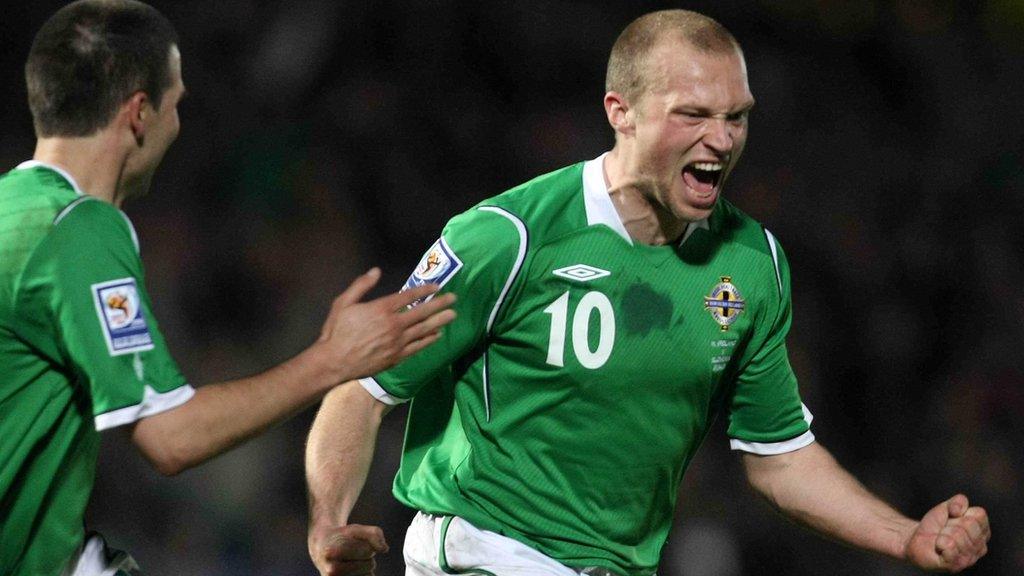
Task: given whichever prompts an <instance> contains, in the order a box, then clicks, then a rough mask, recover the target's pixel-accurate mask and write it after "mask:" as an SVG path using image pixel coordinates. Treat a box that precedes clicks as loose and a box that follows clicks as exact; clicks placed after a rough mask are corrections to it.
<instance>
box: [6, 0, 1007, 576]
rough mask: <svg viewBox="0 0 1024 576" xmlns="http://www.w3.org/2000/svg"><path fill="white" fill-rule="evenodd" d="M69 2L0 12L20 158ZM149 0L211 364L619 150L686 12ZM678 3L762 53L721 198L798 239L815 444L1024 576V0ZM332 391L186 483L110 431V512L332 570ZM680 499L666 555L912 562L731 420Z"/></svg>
mask: <svg viewBox="0 0 1024 576" xmlns="http://www.w3.org/2000/svg"><path fill="white" fill-rule="evenodd" d="M60 4H61V3H59V2H42V1H41V2H21V3H9V4H6V5H5V7H4V26H3V27H4V35H3V36H2V39H0V46H2V51H0V65H2V67H3V68H2V69H3V72H4V77H6V78H7V79H8V80H7V84H6V86H5V89H4V90H3V91H2V94H0V99H2V100H3V104H4V105H3V116H2V125H3V126H4V136H3V139H2V144H0V166H3V167H5V168H3V170H6V169H8V168H6V167H13V166H14V165H15V164H17V163H18V162H20V161H22V160H25V159H28V158H29V157H30V156H31V154H32V149H33V142H34V139H33V135H32V126H31V120H30V117H29V114H28V110H27V106H26V104H25V94H24V81H23V76H22V66H23V63H24V60H25V56H26V54H27V52H28V48H29V45H30V42H31V38H32V35H33V34H34V32H35V30H37V29H38V28H39V26H40V25H41V24H42V23H43V22H44V21H45V19H46V18H47V17H48V16H49V15H50V14H51V13H52V12H53V10H55V9H56V7H57V6H59V5H60ZM154 4H155V5H156V6H157V7H158V8H160V9H161V10H162V11H163V12H164V13H165V14H166V15H167V16H168V17H169V18H170V19H171V20H172V22H173V23H174V24H175V26H176V27H177V29H178V31H179V33H180V35H181V52H182V55H183V73H184V79H185V84H186V85H187V87H188V90H189V92H190V94H191V95H190V97H189V98H188V99H187V100H186V101H185V102H184V103H183V104H182V106H181V119H182V125H183V126H182V132H181V136H180V138H179V140H178V142H177V144H175V146H173V147H172V148H171V150H170V152H169V153H168V155H167V157H166V159H165V161H164V164H163V166H162V167H161V169H160V170H159V171H158V173H157V177H156V180H155V183H154V185H153V189H152V191H151V194H150V195H149V196H148V197H146V198H142V199H139V200H136V201H133V202H131V203H130V204H129V205H128V206H127V207H126V210H127V212H128V214H129V215H130V216H131V217H132V219H133V220H134V222H135V225H136V227H137V228H138V230H139V235H140V237H141V240H142V256H143V260H144V262H145V264H146V267H147V275H148V281H147V283H148V286H149V290H150V293H151V295H152V296H153V299H154V301H155V303H156V313H157V315H158V317H159V320H160V322H161V326H162V328H163V330H164V333H165V334H166V336H167V338H168V339H169V340H170V343H171V349H172V350H173V351H174V352H175V356H176V358H177V360H178V361H179V362H180V364H181V367H182V369H183V370H184V372H185V374H186V375H187V376H188V377H189V379H190V380H191V381H192V382H194V383H195V384H196V385H202V384H204V383H208V382H214V381H218V380H222V379H228V378H233V377H239V376H243V375H247V374H249V373H252V372H254V371H258V370H261V369H264V368H267V367H269V366H271V365H273V364H275V363H276V362H278V361H280V360H283V359H285V358H287V357H289V356H291V355H293V354H295V353H296V352H298V351H299V350H301V349H302V348H303V347H305V346H306V345H307V344H308V343H310V342H311V341H312V340H313V339H314V338H315V337H316V336H317V334H318V330H319V328H320V323H321V321H322V319H323V317H324V315H325V313H326V311H327V309H328V307H329V304H330V301H331V299H332V298H333V296H334V295H336V294H337V293H338V292H339V291H341V290H342V289H343V288H344V287H345V286H346V285H347V283H348V282H349V281H350V280H352V279H353V278H354V277H355V276H356V275H357V274H359V273H360V272H362V271H364V270H365V269H367V268H368V267H370V266H372V265H379V266H381V267H382V268H383V269H384V271H385V275H384V280H383V282H382V285H381V288H380V289H379V290H377V292H376V293H378V294H382V293H383V291H384V289H388V290H393V289H397V288H398V287H399V286H401V284H402V282H403V281H404V279H405V278H406V276H407V275H408V274H409V272H410V271H411V270H412V268H413V266H414V265H415V264H416V262H417V261H418V259H419V258H420V256H421V253H422V251H423V250H424V249H425V248H426V247H427V246H429V244H430V243H431V242H432V241H433V240H434V239H435V238H436V237H437V235H438V233H439V231H440V229H441V227H442V226H443V224H444V222H445V220H446V219H447V218H448V217H450V216H451V215H454V214H456V213H458V212H461V211H463V210H465V209H466V208H468V207H470V206H471V205H473V204H475V203H476V202H478V201H479V200H481V199H483V198H485V197H488V196H491V195H493V194H496V193H499V192H501V191H503V190H505V189H507V188H509V187H511V186H513V185H515V184H518V183H520V182H522V181H524V180H526V179H528V178H530V177H532V176H535V175H537V174H540V173H543V172H547V171H550V170H553V169H556V168H559V167H562V166H564V165H567V164H570V163H574V162H577V161H580V160H585V159H590V158H593V157H596V156H597V155H599V154H601V153H602V152H604V151H605V150H607V149H609V148H610V147H611V145H612V143H613V138H612V133H611V130H610V129H609V128H608V126H607V124H606V121H605V118H604V115H603V110H602V108H601V98H602V96H603V83H604V67H605V61H606V58H607V53H608V51H609V49H610V47H611V45H612V43H613V41H614V39H615V37H616V35H617V34H618V32H619V31H620V30H621V29H622V28H623V27H624V26H625V25H626V24H627V23H628V22H629V21H631V20H632V19H633V18H635V17H636V16H638V15H640V14H642V13H644V12H647V11H649V10H653V9H658V8H663V7H667V6H668V5H666V4H663V3H656V2H626V1H616V2H607V1H605V2H597V1H577V2H541V1H538V0H520V1H516V2H510V1H509V2H489V1H482V2H470V1H459V0H437V1H424V2H397V1H378V2H366V1H351V2H334V1H329V0H294V1H290V2H283V1H255V0H222V1H217V2H199V1H191V0H190V1H179V2H155V3H154ZM672 6H674V7H679V6H680V5H672ZM682 6H683V7H688V8H693V9H696V10H699V11H702V12H705V13H707V14H709V15H711V16H713V17H715V18H717V19H718V20H720V21H721V22H722V23H723V24H725V25H726V26H727V27H728V28H729V29H730V30H732V32H733V33H734V34H735V35H736V36H737V38H738V39H739V40H740V42H741V43H742V44H743V46H744V48H745V51H746V56H747V62H748V67H749V71H750V83H751V87H752V90H753V92H754V95H755V97H756V98H757V100H758V105H757V108H756V110H755V112H754V114H753V116H752V118H751V129H750V131H751V137H750V140H749V143H748V146H747V151H746V154H745V157H744V160H743V161H742V162H741V163H740V167H739V169H738V170H737V172H736V173H735V174H734V176H733V178H732V180H731V181H730V183H729V185H728V186H727V191H726V194H727V195H728V196H729V197H730V198H731V199H732V200H733V201H734V202H736V203H737V204H738V205H739V206H741V207H742V208H743V209H745V210H746V211H747V212H748V213H750V214H751V215H753V216H754V217H755V218H757V219H759V220H761V221H762V222H764V223H765V224H766V225H767V226H768V227H769V228H770V229H771V230H772V231H773V232H774V233H775V235H776V236H777V237H778V238H780V240H781V242H782V243H783V244H784V246H785V247H786V250H787V252H788V255H789V259H790V262H791V264H792V270H793V292H794V294H793V296H794V302H795V305H794V306H795V308H794V309H795V312H794V328H793V331H792V335H791V337H790V353H791V356H792V360H793V363H794V365H795V367H796V370H797V373H798V375H799V376H800V378H801V383H802V384H801V385H802V394H803V396H804V400H805V402H806V403H807V404H808V406H809V407H810V408H811V410H812V411H813V412H814V414H815V416H816V420H815V424H814V427H813V430H814V432H815V434H816V435H817V437H818V439H819V441H821V442H822V443H823V444H824V445H825V446H827V447H828V448H830V449H831V450H832V451H833V452H834V453H835V454H836V456H837V457H838V459H839V460H840V462H842V463H843V464H845V465H846V466H847V467H849V468H850V469H851V470H852V471H853V472H854V473H855V475H857V476H858V477H859V478H860V479H861V480H862V481H863V482H864V483H865V484H867V486H868V487H870V488H871V489H872V490H874V491H876V492H878V493H879V494H881V495H882V496H883V497H885V498H887V499H888V500H890V501H892V502H893V503H894V504H895V505H896V506H897V507H899V508H900V509H901V510H903V511H905V512H906V513H908V514H910V515H912V516H915V517H919V516H920V515H922V514H923V513H924V512H925V511H926V510H927V509H928V508H930V507H931V506H932V505H934V504H936V503H938V502H939V501H941V500H943V499H945V498H948V497H949V496H951V495H952V494H954V493H955V492H956V491H964V492H966V493H967V494H968V495H969V496H970V497H971V499H972V502H974V503H977V504H981V505H984V506H986V507H987V508H988V510H989V512H990V514H991V517H992V524H993V526H994V536H993V538H992V542H991V546H990V554H989V556H988V557H986V558H985V559H983V560H982V561H981V562H980V564H979V565H978V567H977V568H976V569H975V570H974V571H973V572H972V573H973V574H978V575H982V574H986V575H1000V576H1002V575H1019V574H1022V573H1024V519H1022V513H1024V491H1022V489H1021V483H1022V480H1024V457H1022V454H1024V453H1022V449H1021V446H1022V445H1024V426H1022V425H1021V423H1020V420H1021V418H1022V416H1024V386H1022V380H1024V376H1022V374H1024V371H1022V368H1024V367H1022V354H1021V352H1020V347H1021V343H1022V342H1024V296H1022V290H1021V286H1022V283H1024V266H1022V256H1024V213H1022V210H1024V193H1022V192H1024V164H1022V160H1021V151H1022V150H1024V138H1022V134H1024V132H1022V128H1024V107H1022V106H1021V102H1024V41H1022V37H1024V36H1022V34H1024V3H1021V2H1020V0H979V1H977V2H954V1H948V0H947V1H942V0H939V1H929V0H918V1H905V2H895V3H888V2H881V1H876V2H870V1H866V2H848V1H845V0H795V1H786V2H769V1H759V2H758V1H746V2H741V1H738V0H719V1H715V2H711V1H703V2H692V3H688V4H685V5H682ZM313 413H314V411H313V410H312V409H311V410H308V411H306V412H305V413H303V414H302V415H301V416H299V417H298V418H295V419H294V420H292V421H291V422H289V423H287V424H285V425H283V426H280V427H278V428H276V429H274V430H273V431H271V432H270V433H269V434H267V435H266V436H264V437H262V438H260V439H258V440H256V441H253V442H251V443H249V444H248V445H246V446H244V447H242V448H241V449H239V450H236V451H234V452H232V453H230V454H229V455H226V456H224V457H222V458H220V459H218V460H216V461H213V462H210V463H208V464H205V465H203V466H201V467H199V468H198V469H196V470H192V471H189V472H186V473H184V474H182V475H181V476H180V477H178V478H174V479H167V478H162V477H160V476H159V475H157V474H156V473H155V472H153V471H152V470H151V469H150V468H149V467H148V465H146V464H145V463H144V462H143V460H142V459H141V458H140V457H139V455H138V454H137V453H136V452H135V450H134V449H133V448H132V447H131V445H130V443H129V442H128V441H127V439H126V437H125V435H124V432H123V431H120V432H113V433H107V434H105V435H104V448H103V453H102V457H101V463H100V467H99V477H98V479H97V489H96V492H95V494H94V498H93V503H92V506H91V509H90V515H89V524H90V525H91V526H92V527H94V528H98V529H100V530H101V531H103V532H104V533H105V534H106V535H107V536H108V538H109V539H110V540H111V541H112V542H113V543H114V544H115V545H117V546H121V547H125V548H127V549H128V550H130V551H131V552H132V553H133V554H134V555H135V557H136V558H137V559H138V560H139V561H140V562H141V563H142V566H143V568H145V569H146V570H147V573H148V574H152V575H156V576H159V575H171V574H174V575H207V574H225V575H236V574H237V575H243V574H244V575H248V574H259V575H293V574H294V575H300V574H301V575H308V574H313V573H314V569H313V567H312V564H311V563H310V562H309V560H308V558H307V554H306V540H305V524H306V496H305V489H304V480H303V469H302V460H303V445H304V440H305V434H306V431H307V430H308V428H309V425H310V423H311V421H312V417H313ZM404 414H405V412H404V409H399V410H396V411H395V412H393V413H392V414H391V415H390V416H389V417H388V419H387V422H386V424H385V426H384V429H383V431H382V433H381V438H380V442H379V446H378V454H377V458H376V463H375V465H374V468H373V471H372V473H371V476H370V479H369V481H368V482H367V487H366V489H365V490H364V492H363V497H362V500H361V502H360V504H359V507H358V509H357V511H356V513H355V515H354V517H353V520H354V521H358V522H363V523H372V524H381V525H382V526H384V528H385V531H386V533H387V535H388V537H389V539H390V542H391V545H392V552H391V553H390V554H388V555H387V556H385V557H383V558H382V559H381V566H382V568H381V569H380V570H379V571H378V573H380V574H382V575H383V576H393V575H398V574H401V573H402V567H401V566H402V563H401V551H400V550H401V542H402V538H403V534H404V528H405V525H406V523H407V522H408V520H409V519H410V517H411V515H412V512H411V511H409V510H407V509H405V508H403V507H401V506H400V505H398V504H397V503H396V502H395V500H394V499H393V498H392V497H391V495H390V484H391V479H392V475H393V473H394V471H395V470H396V467H397V463H398V458H399V453H400V447H401V438H402V431H403V425H404ZM624 433H626V432H625V431H624ZM680 502H681V505H680V509H679V514H678V521H677V525H676V527H675V529H674V531H673V532H672V535H671V539H670V541H669V542H668V545H667V547H666V549H665V553H664V559H663V563H662V568H661V570H660V574H661V576H702V575H711V576H736V575H761V574H764V575H769V574H770V575H779V574H782V575H821V574H842V575H858V576H863V575H869V576H872V575H883V574H884V575H888V574H895V575H901V574H912V573H914V572H913V571H912V570H909V569H906V568H904V567H902V566H900V565H898V564H896V563H893V562H890V561H888V560H885V559H881V558H876V557H873V556H870V555H868V554H865V553H862V552H857V551H852V550H848V549H845V548H843V547H841V546H839V545H836V544H833V543H830V542H827V541H824V540H821V539H819V538H817V537H815V536H813V535H811V534H809V533H808V532H806V531H804V530H802V529H800V528H798V527H796V526H794V525H792V524H789V523H788V522H787V521H785V520H784V519H782V518H781V517H779V516H777V515H775V514H774V513H773V512H771V510H770V509H769V507H768V506H767V505H766V504H764V503H762V502H760V501H758V500H757V499H756V498H755V497H754V496H753V495H752V493H751V492H750V491H749V490H748V489H746V487H745V486H744V480H743V475H742V472H741V469H740V466H739V458H738V456H737V455H736V454H734V453H731V452H730V451H729V450H728V444H727V441H726V437H725V435H724V433H723V432H722V428H721V425H720V424H719V427H718V430H717V431H716V432H713V433H712V434H711V435H710V437H709V439H708V441H707V442H706V445H705V447H704V448H703V449H702V450H701V453H700V455H699V456H698V458H697V460H696V461H695V462H694V464H693V465H692V466H691V468H690V471H689V473H688V475H687V477H686V479H685V481H684V484H683V487H682V489H681V495H680Z"/></svg>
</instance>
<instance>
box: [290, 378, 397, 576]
mask: <svg viewBox="0 0 1024 576" xmlns="http://www.w3.org/2000/svg"><path fill="white" fill-rule="evenodd" d="M390 408H391V407H390V406H388V405H386V404H384V403H382V402H379V401H377V400H376V399H375V398H373V397H372V396H371V395H370V394H369V393H367V392H366V391H365V390H363V388H362V386H360V385H359V383H358V382H349V383H347V384H345V385H343V386H339V387H338V388H336V389H334V390H332V391H331V393H330V394H328V395H327V396H326V397H325V398H324V402H323V404H322V405H321V406H320V412H319V413H318V414H317V416H316V420H315V421H314V422H313V427H312V429H310V432H309V440H308V442H307V444H306V481H307V482H308V484H309V517H310V521H309V522H310V524H309V555H310V557H311V558H312V559H313V563H314V564H316V567H317V569H318V570H320V572H321V573H322V574H365V573H370V571H372V569H373V565H372V564H373V555H374V554H375V553H376V552H386V551H387V544H386V542H385V541H384V534H383V532H381V530H380V528H377V527H375V526H373V527H370V526H358V525H349V524H348V518H349V514H350V513H351V512H352V507H353V506H355V503H356V500H357V499H358V498H359V493H360V492H361V491H362V489H363V484H364V483H365V482H366V475H367V473H368V472H369V470H370V463H371V462H372V460H373V451H374V447H375V445H376V441H377V432H378V431H379V430H380V423H381V420H382V418H383V417H384V414H386V413H387V412H388V411H389V410H390Z"/></svg>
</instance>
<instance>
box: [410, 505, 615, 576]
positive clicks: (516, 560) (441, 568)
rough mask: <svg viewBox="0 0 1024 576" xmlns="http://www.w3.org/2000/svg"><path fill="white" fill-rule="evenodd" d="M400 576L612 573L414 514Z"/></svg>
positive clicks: (458, 522)
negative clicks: (571, 565)
mask: <svg viewBox="0 0 1024 576" xmlns="http://www.w3.org/2000/svg"><path fill="white" fill-rule="evenodd" d="M402 552H403V554H404V556H405V576H446V575H447V574H472V575H474V576H605V575H607V576H615V575H614V574H613V573H611V572H608V571H607V570H604V569H601V568H587V569H583V570H579V569H575V568H569V567H567V566H565V565H563V564H560V563H558V562H557V561H555V560H553V559H551V558H549V557H547V556H545V555H544V554H541V553H540V552H538V551H536V550H534V549H533V548H530V547H529V546H527V545H526V544H523V543H522V542H519V541H518V540H513V539H512V538H508V537H506V536H502V535H501V534H498V533H496V532H491V531H489V530H481V529H479V528H477V527H476V526H473V525H472V524H470V523H469V522H467V521H465V520H463V519H462V518H459V517H457V516H454V517H453V516H434V515H430V514H424V513H423V512H419V513H417V514H416V517H415V518H413V519H412V524H410V525H409V530H408V531H407V532H406V533H405V548H404V549H403V551H402Z"/></svg>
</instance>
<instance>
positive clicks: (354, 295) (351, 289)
mask: <svg viewBox="0 0 1024 576" xmlns="http://www.w3.org/2000/svg"><path fill="white" fill-rule="evenodd" d="M378 280H380V268H377V267H376V266H374V267H373V268H370V270H369V271H367V272H366V273H365V274H363V275H361V276H359V277H358V278H356V279H355V280H353V281H352V283H351V284H349V286H348V288H346V289H345V291H344V292H342V293H341V296H338V299H337V303H338V304H340V305H341V306H342V307H345V306H351V305H352V304H355V303H356V302H359V301H360V300H362V299H363V296H366V293H367V292H369V291H370V289H371V288H373V287H374V286H376V285H377V281H378Z"/></svg>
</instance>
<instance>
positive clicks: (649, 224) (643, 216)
mask: <svg viewBox="0 0 1024 576" xmlns="http://www.w3.org/2000/svg"><path fill="white" fill-rule="evenodd" d="M604 179H605V184H606V185H607V186H608V196H610V197H611V200H612V205H613V206H615V211H616V212H618V213H619V218H620V219H621V220H622V225H623V226H625V228H626V232H628V233H629V236H630V237H631V238H632V239H633V240H634V241H636V242H639V243H641V244H649V245H653V246H662V245H665V244H668V243H671V242H677V241H678V240H679V238H680V237H681V236H682V235H683V233H684V232H685V231H686V227H687V226H688V225H689V222H687V221H685V220H680V219H679V218H676V217H675V216H674V215H673V214H672V213H671V212H670V211H669V210H668V209H666V208H665V207H664V206H663V205H662V204H661V203H660V202H659V201H658V200H657V197H656V193H655V192H656V188H655V186H656V185H655V183H654V182H652V181H649V180H647V179H644V178H643V177H641V176H638V175H637V174H636V170H634V169H633V166H632V163H631V162H630V158H628V156H627V154H625V153H624V152H623V151H622V149H621V148H620V147H618V146H616V147H615V148H614V149H612V151H611V152H610V153H608V155H607V156H605V159H604Z"/></svg>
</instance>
